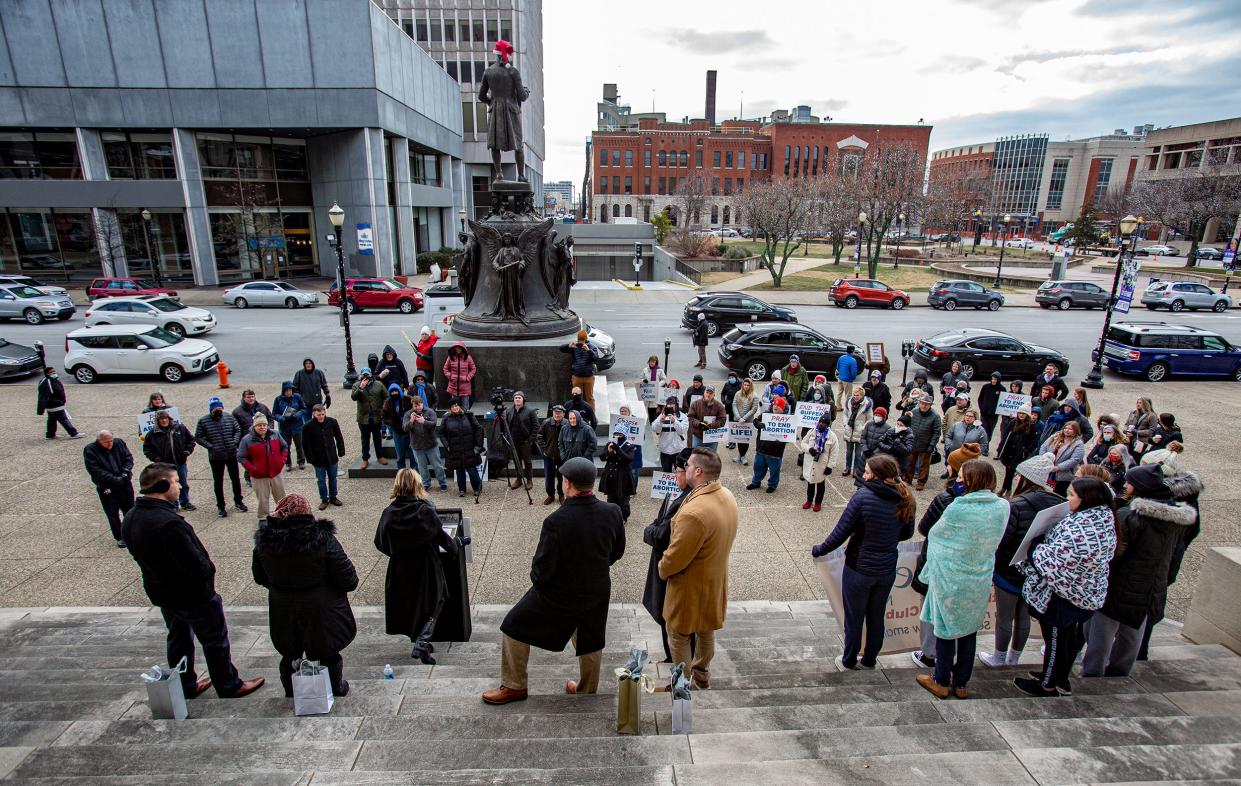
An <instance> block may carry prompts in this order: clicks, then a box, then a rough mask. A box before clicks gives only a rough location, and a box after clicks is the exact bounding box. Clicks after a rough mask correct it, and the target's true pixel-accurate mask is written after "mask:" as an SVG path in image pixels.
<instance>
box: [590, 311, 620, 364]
mask: <svg viewBox="0 0 1241 786" xmlns="http://www.w3.org/2000/svg"><path fill="white" fill-rule="evenodd" d="M582 329H583V330H585V331H586V345H587V346H588V347H590V351H591V352H593V353H594V354H595V369H596V370H598V371H607V370H608V369H610V368H611V367H612V366H615V365H616V342H615V341H614V340H613V339H612V337H611V336H609V335H608V334H607V333H604V332H603V331H602V330H599V329H598V328H596V327H594V326H592V325H591V324H590V323H588V322H583V323H582Z"/></svg>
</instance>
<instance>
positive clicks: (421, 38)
mask: <svg viewBox="0 0 1241 786" xmlns="http://www.w3.org/2000/svg"><path fill="white" fill-rule="evenodd" d="M414 28H415V29H416V30H417V31H418V32H417V33H416V34H415V37H416V38H417V39H418V42H419V43H422V44H425V43H427V42H428V41H430V40H431V38H430V36H429V35H427V20H425V19H419V20H418V21H417V22H415V23H414Z"/></svg>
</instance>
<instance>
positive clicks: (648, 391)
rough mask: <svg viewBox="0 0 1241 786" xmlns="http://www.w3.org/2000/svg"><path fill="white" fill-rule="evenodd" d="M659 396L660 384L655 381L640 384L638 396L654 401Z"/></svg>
mask: <svg viewBox="0 0 1241 786" xmlns="http://www.w3.org/2000/svg"><path fill="white" fill-rule="evenodd" d="M658 396H659V386H658V385H656V384H655V383H654V382H643V383H642V384H641V385H639V386H638V398H640V399H642V400H643V401H647V402H651V403H654V402H655V400H656V398H657V397H658Z"/></svg>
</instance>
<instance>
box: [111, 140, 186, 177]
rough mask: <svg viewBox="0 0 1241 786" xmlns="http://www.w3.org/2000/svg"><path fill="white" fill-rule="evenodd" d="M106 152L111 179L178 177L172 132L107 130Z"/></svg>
mask: <svg viewBox="0 0 1241 786" xmlns="http://www.w3.org/2000/svg"><path fill="white" fill-rule="evenodd" d="M101 136H102V138H103V154H104V158H105V159H106V161H107V164H108V179H110V180H175V179H176V177H177V166H176V163H175V160H174V158H173V155H172V135H171V134H127V133H124V132H120V131H105V132H104V133H103V134H102V135H101Z"/></svg>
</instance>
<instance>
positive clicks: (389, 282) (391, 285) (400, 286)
mask: <svg viewBox="0 0 1241 786" xmlns="http://www.w3.org/2000/svg"><path fill="white" fill-rule="evenodd" d="M384 283H385V284H387V285H388V289H404V288H405V285H404V284H402V283H401V282H399V281H393V280H392V279H390V278H385V279H384Z"/></svg>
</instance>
